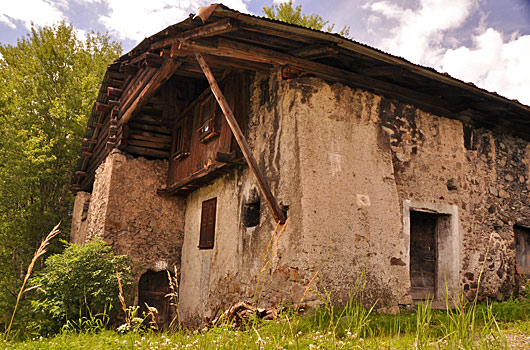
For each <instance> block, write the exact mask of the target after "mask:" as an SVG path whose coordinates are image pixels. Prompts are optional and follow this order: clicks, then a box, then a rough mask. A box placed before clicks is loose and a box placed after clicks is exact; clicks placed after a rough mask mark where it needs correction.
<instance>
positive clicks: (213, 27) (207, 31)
mask: <svg viewBox="0 0 530 350" xmlns="http://www.w3.org/2000/svg"><path fill="white" fill-rule="evenodd" d="M238 29H239V25H238V22H237V21H236V20H234V19H231V18H226V19H222V20H220V21H217V22H213V23H209V24H205V25H202V26H200V27H197V28H194V29H190V30H187V31H185V32H182V33H180V34H177V35H176V36H175V37H172V38H168V39H164V40H160V41H159V42H156V43H154V44H152V45H151V46H150V47H149V50H157V49H161V48H164V47H168V46H171V45H172V44H174V43H176V42H178V41H183V40H190V39H195V38H204V37H208V36H212V35H220V34H223V33H228V32H232V31H234V30H238Z"/></svg>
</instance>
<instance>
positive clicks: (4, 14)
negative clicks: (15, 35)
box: [0, 0, 65, 29]
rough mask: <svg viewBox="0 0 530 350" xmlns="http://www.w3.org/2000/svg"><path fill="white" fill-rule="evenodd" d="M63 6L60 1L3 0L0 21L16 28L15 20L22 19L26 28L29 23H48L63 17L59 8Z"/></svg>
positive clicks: (0, 7) (42, 24)
mask: <svg viewBox="0 0 530 350" xmlns="http://www.w3.org/2000/svg"><path fill="white" fill-rule="evenodd" d="M63 6H65V4H64V3H61V1H59V2H58V1H55V2H52V1H48V0H4V1H2V6H0V22H2V23H5V24H7V25H8V26H9V27H11V28H12V29H16V28H17V25H16V23H15V22H16V21H22V22H23V23H24V26H25V27H26V28H27V29H30V28H31V23H34V24H36V25H39V26H44V25H50V24H53V23H56V22H58V21H60V20H62V19H64V18H65V17H64V14H63V13H62V11H61V10H60V8H61V7H63Z"/></svg>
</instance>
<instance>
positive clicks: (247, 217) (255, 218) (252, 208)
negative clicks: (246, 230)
mask: <svg viewBox="0 0 530 350" xmlns="http://www.w3.org/2000/svg"><path fill="white" fill-rule="evenodd" d="M260 209H261V201H260V199H259V198H258V199H257V200H254V201H252V202H249V203H246V204H245V205H244V206H243V225H245V226H246V227H254V226H258V225H259V218H260Z"/></svg>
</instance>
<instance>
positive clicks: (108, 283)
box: [31, 240, 132, 333]
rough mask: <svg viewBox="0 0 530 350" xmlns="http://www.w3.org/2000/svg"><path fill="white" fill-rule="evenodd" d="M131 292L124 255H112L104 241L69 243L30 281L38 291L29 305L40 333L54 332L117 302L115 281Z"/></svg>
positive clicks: (116, 284) (129, 270) (47, 261)
mask: <svg viewBox="0 0 530 350" xmlns="http://www.w3.org/2000/svg"><path fill="white" fill-rule="evenodd" d="M116 271H118V273H119V274H120V279H121V283H122V286H123V287H124V288H125V290H128V289H130V286H131V284H132V273H131V264H130V261H129V258H128V257H127V256H125V255H114V253H113V252H112V250H111V248H110V247H109V246H108V245H107V244H106V243H104V242H103V241H100V240H96V241H92V242H89V243H87V244H85V245H77V244H69V245H68V246H67V248H66V249H65V250H64V252H62V253H61V254H56V255H52V256H50V257H48V259H46V261H45V268H44V269H43V270H42V272H41V273H40V274H39V275H37V276H36V277H34V278H33V279H32V280H31V284H32V285H33V286H40V287H39V288H38V290H39V295H38V299H36V300H34V301H33V302H32V306H33V310H34V311H35V312H36V315H37V316H38V319H40V322H39V323H40V324H39V328H40V333H53V332H57V331H58V330H59V329H60V327H61V326H62V325H63V324H65V323H66V322H67V321H68V320H72V319H80V318H82V317H83V316H87V317H88V316H90V315H93V314H104V313H105V311H106V310H107V309H108V307H109V306H111V305H113V304H115V303H117V302H118V292H119V290H118V280H117V276H116Z"/></svg>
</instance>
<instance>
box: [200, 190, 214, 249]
mask: <svg viewBox="0 0 530 350" xmlns="http://www.w3.org/2000/svg"><path fill="white" fill-rule="evenodd" d="M216 210H217V198H212V199H209V200H207V201H204V202H202V212H201V235H200V239H199V248H200V249H211V248H213V243H214V238H215V213H216Z"/></svg>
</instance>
